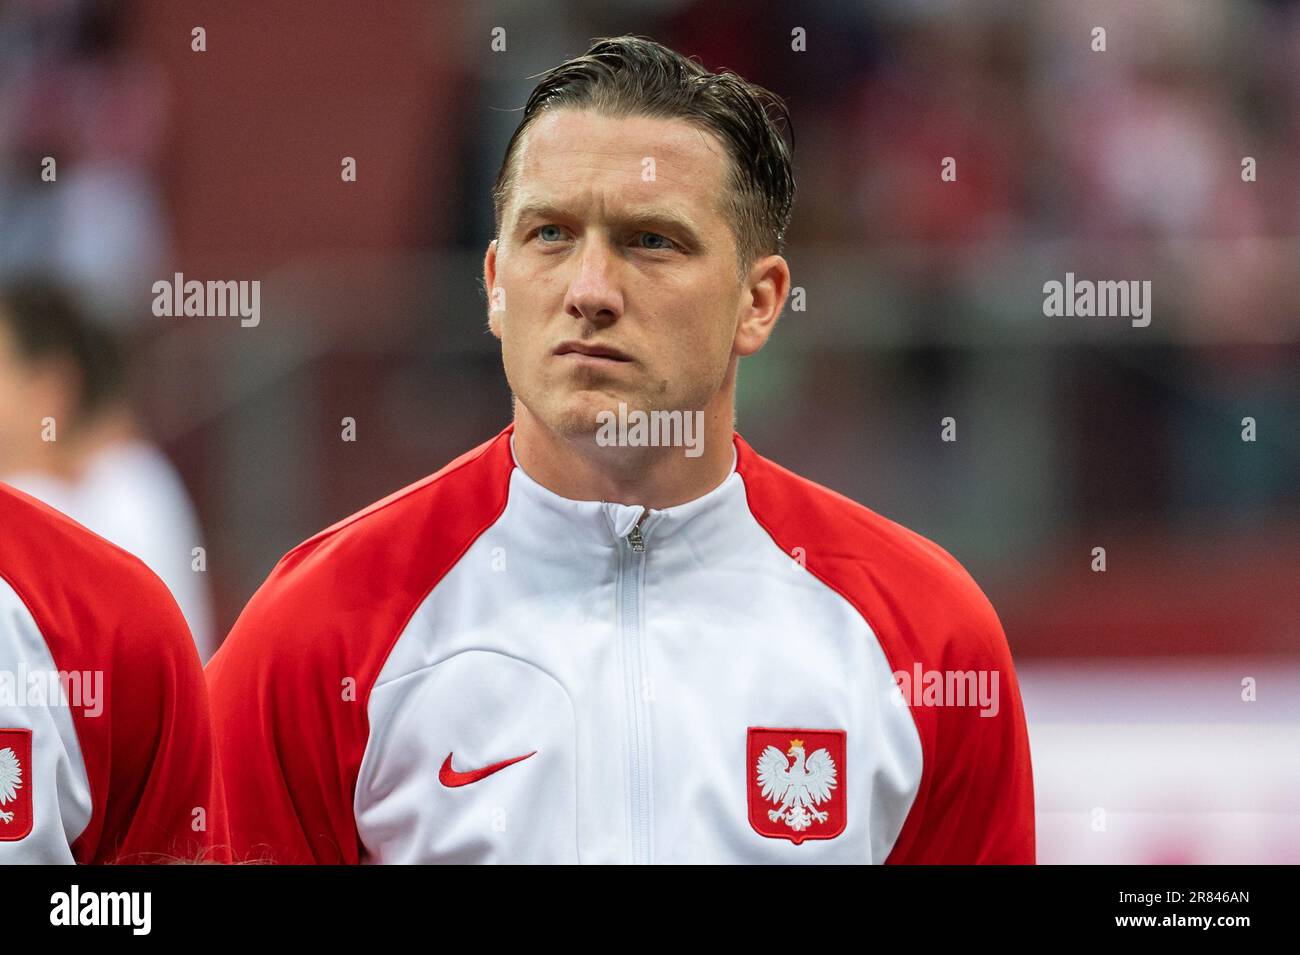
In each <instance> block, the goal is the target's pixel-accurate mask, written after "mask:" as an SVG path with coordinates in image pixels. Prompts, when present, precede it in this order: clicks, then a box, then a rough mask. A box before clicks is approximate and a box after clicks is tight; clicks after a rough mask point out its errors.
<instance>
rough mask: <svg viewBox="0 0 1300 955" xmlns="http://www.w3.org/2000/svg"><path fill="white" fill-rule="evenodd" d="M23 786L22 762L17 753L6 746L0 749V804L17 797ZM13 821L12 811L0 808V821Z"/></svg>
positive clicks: (7, 802)
mask: <svg viewBox="0 0 1300 955" xmlns="http://www.w3.org/2000/svg"><path fill="white" fill-rule="evenodd" d="M22 788H23V764H22V763H21V762H19V760H18V755H17V754H16V753H15V752H14V751H13V750H12V749H10V748H9V747H8V746H6V747H5V748H4V749H0V806H4V805H7V804H9V803H11V802H13V801H14V800H15V799H17V798H18V790H20V789H22ZM13 821H14V814H13V813H12V812H5V811H4V810H3V809H0V822H3V823H10V822H13Z"/></svg>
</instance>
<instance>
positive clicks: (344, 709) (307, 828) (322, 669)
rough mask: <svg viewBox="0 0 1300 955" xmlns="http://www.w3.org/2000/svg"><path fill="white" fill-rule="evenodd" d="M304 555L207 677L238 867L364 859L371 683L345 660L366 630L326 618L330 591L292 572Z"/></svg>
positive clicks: (280, 576) (290, 561)
mask: <svg viewBox="0 0 1300 955" xmlns="http://www.w3.org/2000/svg"><path fill="white" fill-rule="evenodd" d="M302 556H303V555H302V554H301V553H300V552H293V553H291V554H290V555H289V556H287V557H286V558H285V559H284V560H283V561H281V563H280V565H279V566H277V568H276V570H275V571H274V572H273V573H272V574H271V577H270V578H269V579H268V580H267V581H266V583H265V584H263V585H262V587H261V588H260V589H259V590H258V592H257V593H256V594H254V595H253V599H252V600H251V601H250V602H249V604H248V606H247V607H245V608H244V612H243V613H242V614H240V617H239V620H238V622H236V624H235V627H234V629H233V630H232V631H231V633H230V636H229V637H227V638H226V641H225V642H224V643H223V644H222V646H221V648H220V649H219V650H218V651H217V653H216V655H215V656H214V657H213V658H212V660H211V661H210V662H209V663H208V667H207V678H208V687H209V691H210V693H211V697H212V718H213V723H214V725H215V728H216V734H217V745H218V749H219V756H220V760H221V763H222V768H223V777H224V780H225V787H226V804H227V808H228V811H229V816H228V824H229V829H230V838H231V850H232V853H233V856H234V859H235V861H236V862H262V863H270V864H289V865H305V864H311V863H329V864H356V863H357V862H359V861H360V846H359V841H358V837H357V830H356V824H355V822H354V821H353V813H352V793H353V787H354V786H355V780H356V773H357V771H358V769H359V767H360V762H361V757H362V755H363V753H364V750H365V741H366V737H367V724H366V718H365V704H364V700H365V696H364V694H363V692H362V689H361V687H360V686H359V685H358V684H359V683H360V681H361V680H363V679H364V677H363V676H362V675H361V674H360V673H358V671H357V669H356V668H355V667H354V666H353V665H351V663H350V662H349V660H348V657H347V654H346V652H345V651H346V648H347V641H346V636H347V634H346V631H347V629H348V628H349V627H350V626H355V627H358V628H361V627H365V626H366V624H367V621H365V620H364V619H360V618H359V617H357V616H353V615H351V614H349V613H348V612H347V611H346V610H342V609H341V610H340V612H339V614H338V617H337V618H336V619H334V620H331V619H329V615H328V614H325V615H321V614H320V613H319V611H320V609H321V608H322V607H325V606H328V604H327V603H326V601H328V600H329V599H330V598H329V593H328V585H327V584H326V582H325V581H323V580H320V579H319V578H317V577H316V576H314V575H312V576H309V577H306V578H299V577H298V576H297V575H295V574H294V567H295V565H296V564H297V563H298V562H299V560H301V559H302ZM314 621H320V623H319V625H317V624H315V623H314ZM371 669H373V668H371Z"/></svg>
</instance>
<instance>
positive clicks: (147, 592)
mask: <svg viewBox="0 0 1300 955" xmlns="http://www.w3.org/2000/svg"><path fill="white" fill-rule="evenodd" d="M221 799H222V795H221V787H220V779H219V774H218V772H217V768H216V764H215V751H214V747H213V744H212V733H211V726H210V723H209V715H208V698H207V690H206V687H205V686H204V682H203V670H202V668H201V667H200V666H199V659H198V656H197V654H196V653H195V651H194V644H193V643H192V642H191V640H190V634H189V631H188V630H187V629H186V627H185V621H184V619H183V618H182V617H181V613H180V610H179V609H177V607H176V602H175V601H174V600H173V599H172V597H171V595H170V594H169V593H168V592H167V588H166V587H164V586H163V585H162V582H161V581H160V580H159V579H158V578H157V577H155V576H154V575H153V574H152V573H151V572H150V571H149V569H148V568H147V567H145V565H144V564H142V563H141V562H140V561H139V560H137V559H136V558H135V557H132V556H131V555H130V554H128V553H126V551H124V550H121V549H120V548H118V547H115V546H114V545H112V544H110V543H109V542H108V541H106V540H104V539H103V538H100V537H96V536H95V535H94V534H91V533H90V532H89V531H87V530H86V529H85V528H84V527H82V526H81V525H79V524H77V523H75V522H74V521H72V520H70V519H68V518H67V517H65V516H64V515H62V514H60V513H59V512H58V511H55V510H54V509H52V508H50V507H47V506H46V505H44V504H42V503H41V502H39V501H37V500H36V499H35V498H32V497H28V496H27V495H26V494H23V493H21V492H19V491H16V490H14V489H13V488H10V487H6V486H5V485H0V866H3V865H9V864H14V863H42V864H57V863H74V862H77V863H109V862H112V863H168V862H200V861H225V860H226V859H227V858H228V855H227V848H226V847H227V837H226V833H225V830H224V825H225V822H224V820H225V813H224V811H223V807H222V803H221Z"/></svg>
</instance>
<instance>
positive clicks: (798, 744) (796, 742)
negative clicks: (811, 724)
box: [786, 739, 803, 753]
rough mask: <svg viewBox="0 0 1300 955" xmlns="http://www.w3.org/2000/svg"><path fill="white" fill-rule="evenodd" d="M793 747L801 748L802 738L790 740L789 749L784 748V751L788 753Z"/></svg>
mask: <svg viewBox="0 0 1300 955" xmlns="http://www.w3.org/2000/svg"><path fill="white" fill-rule="evenodd" d="M794 749H803V740H801V739H792V740H790V749H789V750H786V752H787V753H788V752H790V750H794Z"/></svg>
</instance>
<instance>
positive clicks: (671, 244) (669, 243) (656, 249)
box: [641, 232, 676, 252]
mask: <svg viewBox="0 0 1300 955" xmlns="http://www.w3.org/2000/svg"><path fill="white" fill-rule="evenodd" d="M641 235H642V236H643V237H644V236H651V237H652V238H655V239H659V240H662V241H663V243H664V244H663V245H645V244H644V243H642V245H641V247H642V248H643V249H650V250H651V251H653V252H659V251H662V250H664V249H671V248H674V247H675V245H676V243H675V242H673V240H672V239H669V238H666V237H665V236H662V235H660V234H659V233H658V232H642V233H641Z"/></svg>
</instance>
